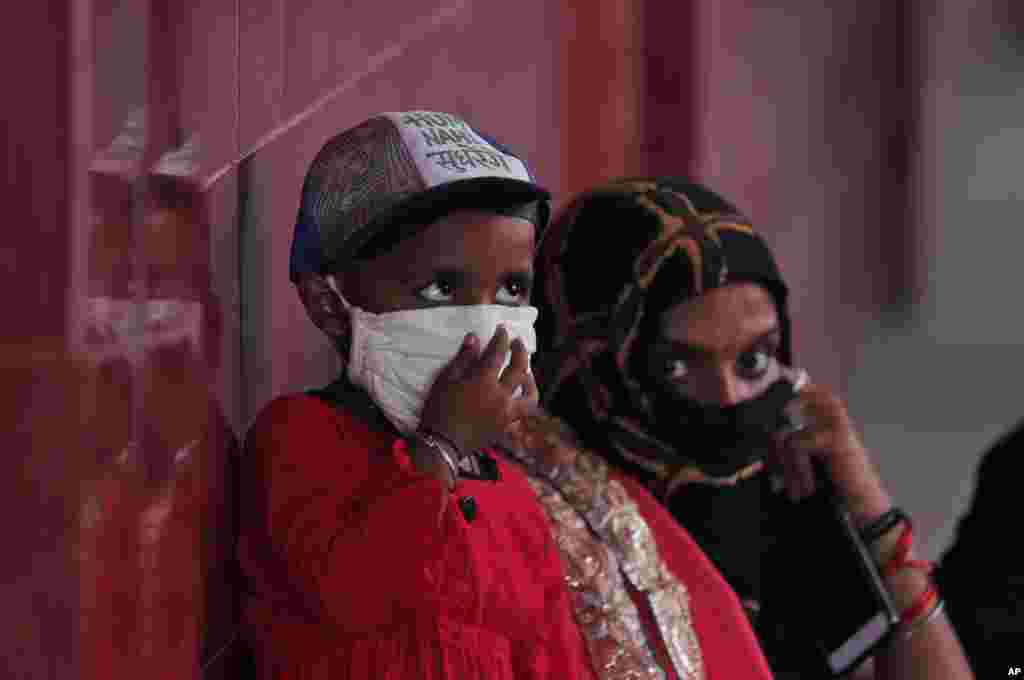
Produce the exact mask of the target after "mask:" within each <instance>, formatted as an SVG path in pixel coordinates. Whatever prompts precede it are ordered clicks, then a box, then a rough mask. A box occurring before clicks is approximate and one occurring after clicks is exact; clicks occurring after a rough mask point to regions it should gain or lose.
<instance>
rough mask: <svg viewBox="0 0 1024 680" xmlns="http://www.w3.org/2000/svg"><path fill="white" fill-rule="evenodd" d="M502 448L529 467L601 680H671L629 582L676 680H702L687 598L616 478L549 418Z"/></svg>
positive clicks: (519, 431)
mask: <svg viewBox="0 0 1024 680" xmlns="http://www.w3.org/2000/svg"><path fill="white" fill-rule="evenodd" d="M505 448H506V449H507V450H509V453H510V454H511V455H512V456H513V457H514V458H516V459H517V460H519V461H520V462H521V463H523V464H524V465H525V467H526V469H527V472H528V474H529V480H530V486H531V487H532V488H533V489H534V491H535V492H536V493H537V496H538V498H539V500H540V502H541V505H542V507H543V508H544V510H545V513H546V514H547V516H548V518H549V519H550V521H551V525H552V534H553V536H554V538H555V543H556V544H557V546H558V549H559V552H560V554H561V557H562V564H563V569H564V570H565V580H566V583H567V584H568V586H569V589H570V591H571V592H572V594H573V606H574V609H575V614H576V620H577V621H578V623H579V625H580V627H581V629H582V632H583V636H584V639H585V640H586V642H587V648H588V651H589V652H590V656H591V661H592V663H593V665H594V669H595V671H596V672H597V674H598V675H599V676H600V677H601V678H602V680H625V679H629V680H646V679H648V678H650V679H659V680H660V679H662V678H664V677H665V676H664V671H663V670H662V669H661V668H659V666H658V663H657V661H656V657H655V655H654V653H653V651H652V648H653V645H652V644H650V643H649V641H648V640H647V639H646V635H645V634H644V629H643V625H642V623H641V621H640V614H639V612H638V611H637V608H636V606H635V605H634V603H633V600H632V599H631V598H630V597H629V593H628V592H627V590H626V588H625V583H624V581H623V577H625V579H627V580H628V581H629V583H630V584H632V586H633V587H634V588H636V590H638V591H639V592H640V593H642V594H643V596H644V597H645V598H646V599H647V602H648V604H649V605H650V608H651V611H652V613H653V615H654V619H655V621H656V623H657V626H658V630H659V632H660V633H661V638H662V640H663V641H664V643H665V647H666V649H667V650H668V654H669V657H670V658H671V660H672V665H673V667H674V669H675V671H676V674H677V675H678V676H679V678H680V679H681V680H703V678H704V665H703V659H702V657H701V653H700V645H699V642H698V640H697V635H696V632H695V631H694V627H693V619H692V616H691V613H690V598H689V593H688V592H687V590H686V587H685V586H684V585H683V584H682V583H680V582H679V581H678V579H676V578H675V576H674V575H672V573H671V572H670V571H669V569H668V567H667V566H666V565H665V563H664V562H663V560H662V559H661V557H660V556H659V555H658V549H657V545H656V544H655V540H654V537H653V536H652V535H651V531H650V527H648V526H647V522H646V521H645V520H644V519H643V517H642V516H641V515H640V511H639V509H638V508H637V506H636V504H635V503H634V502H633V500H632V499H631V498H630V497H629V494H628V493H627V492H626V490H625V488H623V486H622V485H621V484H620V483H619V482H618V481H616V480H614V479H609V476H608V465H607V463H606V462H605V461H604V460H602V459H601V458H600V457H598V456H597V455H596V454H594V453H593V452H591V451H588V450H586V449H583V448H580V447H579V446H577V445H576V444H575V442H573V441H572V439H571V435H570V434H568V433H567V428H566V427H565V425H564V424H563V423H561V421H558V420H557V419H555V418H552V417H550V416H543V415H538V416H533V417H530V418H527V419H524V420H522V421H520V423H519V425H518V427H517V428H515V431H514V432H513V434H512V436H511V437H510V438H509V439H508V441H507V442H506V447H505Z"/></svg>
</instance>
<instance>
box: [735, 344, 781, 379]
mask: <svg viewBox="0 0 1024 680" xmlns="http://www.w3.org/2000/svg"><path fill="white" fill-rule="evenodd" d="M774 359H775V357H774V356H772V355H771V354H768V353H767V352H764V351H761V350H757V351H753V352H744V353H743V354H741V355H740V356H739V358H738V359H737V360H736V368H737V372H738V373H739V374H740V375H741V376H742V377H744V378H747V379H757V378H760V377H762V376H764V374H765V373H767V372H768V369H769V368H771V365H772V361H773V360H774Z"/></svg>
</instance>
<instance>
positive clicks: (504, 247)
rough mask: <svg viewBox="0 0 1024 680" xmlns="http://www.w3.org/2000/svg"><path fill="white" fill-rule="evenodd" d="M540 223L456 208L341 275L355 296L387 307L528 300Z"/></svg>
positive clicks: (371, 308) (371, 307)
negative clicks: (534, 224)
mask: <svg viewBox="0 0 1024 680" xmlns="http://www.w3.org/2000/svg"><path fill="white" fill-rule="evenodd" d="M533 250H534V226H533V224H532V223H530V222H529V221H527V220H525V219H522V218H519V217H508V216H505V215H495V214H492V213H485V212H477V211H469V210H466V211H457V212H454V213H452V214H450V215H448V216H447V217H445V218H443V219H441V220H439V221H438V222H435V223H434V224H432V225H430V226H429V227H427V228H426V229H424V230H423V231H421V232H419V233H418V234H416V235H415V236H412V237H409V238H407V239H404V240H403V241H401V242H399V244H398V245H397V246H395V248H393V249H392V250H391V251H389V252H387V253H385V254H384V255H381V256H379V257H377V258H374V259H373V260H369V261H368V262H365V263H363V264H361V265H359V266H356V267H352V268H350V269H348V270H347V271H346V272H345V273H344V274H342V276H341V284H342V291H343V292H344V294H345V297H346V298H347V299H348V301H349V302H350V303H351V304H353V305H355V306H357V307H361V308H362V309H365V310H366V311H368V312H373V313H375V314H382V313H385V312H395V311H399V310H403V309H419V308H422V307H438V306H441V305H484V304H499V305H509V306H513V307H518V306H521V305H526V304H529V300H530V289H531V288H532V285H533Z"/></svg>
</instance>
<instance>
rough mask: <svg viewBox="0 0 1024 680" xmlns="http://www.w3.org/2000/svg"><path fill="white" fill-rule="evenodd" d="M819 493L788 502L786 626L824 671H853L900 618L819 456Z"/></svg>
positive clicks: (834, 673)
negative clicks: (815, 656) (810, 649)
mask: <svg viewBox="0 0 1024 680" xmlns="http://www.w3.org/2000/svg"><path fill="white" fill-rule="evenodd" d="M815 475H816V478H817V479H816V484H815V488H816V490H815V492H814V493H813V494H812V495H811V496H810V497H808V498H805V499H803V500H800V501H798V502H796V503H789V504H788V507H787V516H786V518H785V529H784V533H783V537H784V539H783V541H782V543H781V544H780V545H779V546H778V547H779V548H781V553H780V554H781V556H782V559H784V560H785V562H786V568H785V570H784V572H783V573H784V574H785V576H784V577H782V578H784V580H785V581H786V585H787V586H788V587H787V588H786V590H785V591H784V592H787V593H789V604H790V606H789V607H787V609H786V611H787V614H786V618H787V621H786V624H787V627H792V629H793V632H794V633H796V632H799V635H800V637H801V638H802V639H805V640H807V641H808V643H809V644H810V645H811V646H813V647H814V649H815V650H816V651H817V652H818V656H819V658H820V660H821V664H822V666H823V670H827V672H828V673H830V674H831V676H832V677H839V676H842V675H845V674H846V673H848V672H850V671H852V670H854V669H855V668H856V667H857V666H859V665H860V664H861V662H862V661H864V660H865V659H866V658H867V657H869V656H871V655H872V654H873V653H874V652H875V651H877V650H878V649H879V647H881V646H882V645H884V644H885V642H886V641H887V640H888V638H889V637H890V636H891V635H892V633H893V631H894V629H895V626H896V624H897V623H898V621H899V616H898V614H897V612H896V608H895V605H894V604H893V601H892V598H891V597H890V595H889V593H888V591H887V590H886V588H885V585H884V583H883V582H882V577H881V574H880V573H879V571H878V568H877V567H876V565H875V563H874V560H873V559H872V557H871V553H870V552H869V551H868V548H867V546H866V545H865V544H864V541H863V540H862V539H861V537H860V534H859V532H858V531H857V529H856V527H855V526H854V524H853V521H852V519H851V517H850V513H849V512H848V511H847V509H846V508H845V506H844V504H843V502H842V500H841V499H840V498H839V497H838V496H837V494H836V492H835V489H834V487H833V486H832V484H831V481H830V480H829V478H828V475H827V473H826V472H825V471H824V468H823V466H821V465H820V464H819V463H818V462H817V461H815Z"/></svg>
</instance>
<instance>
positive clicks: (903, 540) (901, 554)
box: [882, 524, 914, 578]
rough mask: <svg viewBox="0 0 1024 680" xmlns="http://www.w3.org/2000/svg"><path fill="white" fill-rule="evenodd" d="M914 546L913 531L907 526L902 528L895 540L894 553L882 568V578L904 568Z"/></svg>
mask: <svg viewBox="0 0 1024 680" xmlns="http://www.w3.org/2000/svg"><path fill="white" fill-rule="evenodd" d="M913 544H914V529H913V527H911V526H910V525H909V524H907V525H905V526H904V527H903V531H902V532H900V537H899V538H897V539H896V552H894V553H893V555H892V557H890V558H889V561H888V562H886V563H885V566H884V567H882V576H885V577H886V578H888V577H889V576H892V575H893V574H894V573H896V572H897V571H899V570H900V569H902V568H903V567H904V566H906V565H907V564H908V563H909V561H910V560H908V558H909V557H910V550H911V548H912V547H913Z"/></svg>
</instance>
